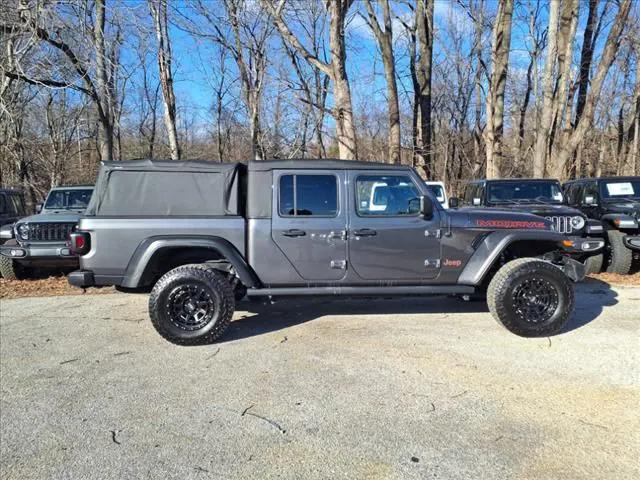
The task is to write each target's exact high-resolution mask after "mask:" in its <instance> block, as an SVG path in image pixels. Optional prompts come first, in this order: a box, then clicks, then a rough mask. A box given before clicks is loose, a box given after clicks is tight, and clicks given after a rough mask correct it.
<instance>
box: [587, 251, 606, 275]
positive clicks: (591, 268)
mask: <svg viewBox="0 0 640 480" xmlns="http://www.w3.org/2000/svg"><path fill="white" fill-rule="evenodd" d="M603 265H604V255H603V254H602V253H600V254H598V255H592V256H590V257H588V258H587V260H586V261H585V262H584V268H585V273H586V274H587V275H591V274H592V273H600V272H601V271H602V266H603Z"/></svg>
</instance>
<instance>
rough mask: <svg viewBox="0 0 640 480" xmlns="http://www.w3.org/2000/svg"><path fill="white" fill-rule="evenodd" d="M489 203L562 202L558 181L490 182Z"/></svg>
mask: <svg viewBox="0 0 640 480" xmlns="http://www.w3.org/2000/svg"><path fill="white" fill-rule="evenodd" d="M487 198H488V200H489V202H491V203H528V202H543V203H562V191H561V190H560V184H559V183H558V182H527V181H524V182H491V183H489V185H488V186H487Z"/></svg>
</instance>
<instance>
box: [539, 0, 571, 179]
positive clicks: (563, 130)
mask: <svg viewBox="0 0 640 480" xmlns="http://www.w3.org/2000/svg"><path fill="white" fill-rule="evenodd" d="M578 15H579V2H578V0H565V1H564V3H563V5H562V10H561V12H560V25H559V31H558V45H557V48H558V81H557V86H556V92H555V94H554V98H553V114H552V117H553V120H552V122H551V129H550V137H549V138H550V142H549V146H548V151H551V152H554V153H555V150H556V148H555V145H554V143H555V142H556V140H557V141H559V142H560V144H562V143H564V141H565V138H566V135H568V134H569V133H570V127H571V126H570V125H569V124H568V123H566V121H567V120H568V119H569V118H570V117H568V116H566V115H565V114H566V111H567V110H569V109H570V105H571V102H570V100H571V96H568V95H567V92H568V91H569V83H570V82H571V64H572V61H573V44H574V40H575V36H576V28H577V25H578ZM548 163H549V165H547V169H548V170H549V172H550V175H551V176H552V177H554V178H558V179H562V180H564V179H566V177H567V173H568V169H567V165H566V164H561V163H560V162H558V157H557V156H556V155H555V154H554V155H551V157H550V159H549V161H548Z"/></svg>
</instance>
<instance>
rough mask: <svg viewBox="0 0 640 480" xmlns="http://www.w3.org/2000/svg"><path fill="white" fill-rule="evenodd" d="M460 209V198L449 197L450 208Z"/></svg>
mask: <svg viewBox="0 0 640 480" xmlns="http://www.w3.org/2000/svg"><path fill="white" fill-rule="evenodd" d="M458 207H460V199H459V198H458V197H449V208H458Z"/></svg>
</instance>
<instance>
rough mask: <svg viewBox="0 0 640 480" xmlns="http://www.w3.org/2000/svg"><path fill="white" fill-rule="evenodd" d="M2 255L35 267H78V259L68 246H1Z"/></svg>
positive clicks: (0, 253) (0, 252)
mask: <svg viewBox="0 0 640 480" xmlns="http://www.w3.org/2000/svg"><path fill="white" fill-rule="evenodd" d="M0 255H2V256H4V257H8V258H11V259H13V260H15V261H17V262H19V263H25V264H33V265H43V266H44V265H47V266H53V265H77V263H78V257H77V256H76V255H74V254H73V253H71V250H70V249H69V247H67V246H66V245H63V246H61V245H29V246H21V245H0Z"/></svg>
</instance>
